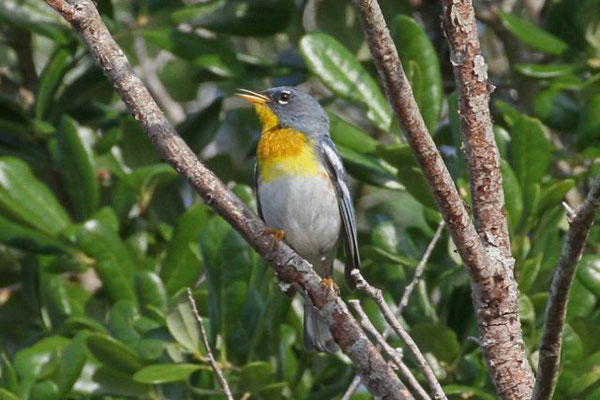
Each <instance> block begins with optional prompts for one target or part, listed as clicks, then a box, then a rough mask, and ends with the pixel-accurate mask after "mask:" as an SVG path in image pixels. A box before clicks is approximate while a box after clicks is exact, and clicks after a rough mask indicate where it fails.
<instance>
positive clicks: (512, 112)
mask: <svg viewBox="0 0 600 400" xmlns="http://www.w3.org/2000/svg"><path fill="white" fill-rule="evenodd" d="M494 107H496V108H497V109H498V111H500V113H501V114H502V117H503V118H504V122H506V124H507V125H508V126H509V127H512V126H513V125H514V124H515V122H516V121H517V120H518V119H519V118H520V117H521V113H520V112H519V111H518V110H517V109H516V108H515V107H513V106H512V105H510V104H508V103H507V102H505V101H503V100H498V101H496V102H495V103H494Z"/></svg>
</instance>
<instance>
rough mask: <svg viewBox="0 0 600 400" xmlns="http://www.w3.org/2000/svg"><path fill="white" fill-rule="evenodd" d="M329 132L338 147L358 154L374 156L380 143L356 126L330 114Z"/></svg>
mask: <svg viewBox="0 0 600 400" xmlns="http://www.w3.org/2000/svg"><path fill="white" fill-rule="evenodd" d="M329 132H330V133H331V138H332V139H333V141H334V142H335V144H336V145H337V146H340V147H345V148H347V149H349V150H352V151H355V152H357V153H365V154H373V153H375V151H376V150H377V146H378V145H379V142H378V141H377V140H375V139H373V138H372V137H371V136H369V135H368V134H366V133H365V132H363V131H362V130H360V129H359V128H358V127H356V126H355V125H353V124H351V123H349V122H346V121H344V120H343V119H342V118H340V117H338V116H337V115H334V114H331V113H329Z"/></svg>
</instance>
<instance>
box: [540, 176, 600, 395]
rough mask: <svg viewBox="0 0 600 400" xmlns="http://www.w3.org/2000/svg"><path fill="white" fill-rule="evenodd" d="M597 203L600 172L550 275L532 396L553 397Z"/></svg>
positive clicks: (572, 224) (572, 223) (573, 221)
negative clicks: (575, 284) (574, 289)
mask: <svg viewBox="0 0 600 400" xmlns="http://www.w3.org/2000/svg"><path fill="white" fill-rule="evenodd" d="M599 207H600V175H598V176H597V177H596V180H595V181H594V184H593V185H592V188H591V189H590V192H589V193H588V195H587V197H586V198H585V201H584V202H583V205H582V206H581V209H580V210H579V212H578V213H577V215H576V216H575V217H574V218H573V220H572V221H571V227H570V228H569V233H568V234H567V238H566V240H565V244H564V246H563V250H562V253H561V255H560V259H559V261H558V268H557V269H556V272H555V273H554V278H553V279H552V287H551V288H550V297H549V299H548V305H547V307H546V325H545V326H544V335H543V336H542V343H541V346H540V360H539V363H538V370H537V375H536V378H535V389H534V392H533V400H546V399H551V398H552V393H553V392H554V387H555V385H556V378H557V376H558V366H559V362H560V350H561V347H562V333H563V328H564V326H565V317H566V316H567V303H568V302H569V293H570V291H571V284H572V283H573V278H574V277H575V272H576V271H577V263H578V262H579V260H580V259H581V255H582V254H583V249H584V247H585V242H586V241H587V238H588V235H589V233H590V229H591V228H592V225H593V224H594V219H595V218H596V213H597V212H598V208H599Z"/></svg>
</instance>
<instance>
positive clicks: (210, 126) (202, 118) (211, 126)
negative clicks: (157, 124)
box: [177, 99, 224, 154]
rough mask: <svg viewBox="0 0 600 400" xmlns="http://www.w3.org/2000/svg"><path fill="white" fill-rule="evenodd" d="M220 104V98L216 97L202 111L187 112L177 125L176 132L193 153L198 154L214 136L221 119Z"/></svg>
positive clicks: (221, 102) (222, 114) (221, 103)
mask: <svg viewBox="0 0 600 400" xmlns="http://www.w3.org/2000/svg"><path fill="white" fill-rule="evenodd" d="M222 105H223V101H222V99H217V100H215V101H214V102H213V103H212V104H211V105H210V106H208V107H206V108H205V109H203V110H202V111H199V112H196V113H192V114H188V115H187V116H186V119H185V120H184V121H183V122H182V123H180V124H179V125H177V132H178V133H179V134H180V135H181V137H182V138H183V140H185V142H186V143H187V144H188V146H190V148H191V149H192V150H193V151H194V153H196V154H200V152H201V151H202V150H203V149H204V147H206V145H207V144H209V143H210V142H211V141H212V139H213V138H214V137H215V134H216V133H217V131H218V129H219V127H220V126H221V122H222V121H223V116H224V113H223V112H222Z"/></svg>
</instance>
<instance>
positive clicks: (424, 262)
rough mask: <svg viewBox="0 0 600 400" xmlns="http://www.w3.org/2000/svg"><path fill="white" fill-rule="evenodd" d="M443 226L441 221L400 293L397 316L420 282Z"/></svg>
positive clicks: (400, 313)
mask: <svg viewBox="0 0 600 400" xmlns="http://www.w3.org/2000/svg"><path fill="white" fill-rule="evenodd" d="M445 225H446V224H445V223H444V221H443V220H442V221H441V222H440V223H439V225H438V227H437V230H436V231H435V234H434V235H433V237H432V238H431V241H430V242H429V245H428V246H427V248H426V249H425V252H424V253H423V257H421V261H419V264H418V265H417V268H416V269H415V275H414V276H413V278H412V280H411V281H410V283H409V284H408V285H407V286H406V287H405V288H404V293H402V298H401V299H400V303H398V309H397V310H396V315H397V316H400V315H402V311H404V308H405V307H406V306H407V305H408V298H409V297H410V295H411V294H412V292H413V290H414V289H415V287H417V284H418V283H419V281H420V280H421V276H422V275H423V271H425V265H427V261H429V257H431V253H432V252H433V249H435V245H436V244H437V242H438V240H440V237H441V236H442V231H443V230H444V226H445Z"/></svg>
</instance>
